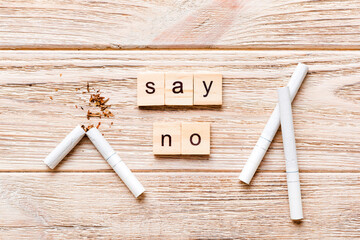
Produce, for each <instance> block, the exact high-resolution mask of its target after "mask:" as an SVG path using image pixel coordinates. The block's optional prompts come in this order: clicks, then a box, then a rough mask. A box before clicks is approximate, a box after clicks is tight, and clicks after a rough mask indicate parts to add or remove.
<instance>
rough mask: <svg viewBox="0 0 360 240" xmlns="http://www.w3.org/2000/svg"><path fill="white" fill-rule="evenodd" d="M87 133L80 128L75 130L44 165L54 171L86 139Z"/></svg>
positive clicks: (47, 158)
mask: <svg viewBox="0 0 360 240" xmlns="http://www.w3.org/2000/svg"><path fill="white" fill-rule="evenodd" d="M84 135H85V131H84V129H82V128H81V127H80V126H77V127H76V128H74V129H73V130H72V131H71V132H70V133H69V134H68V135H67V136H66V137H65V138H64V139H63V140H62V141H61V143H60V144H59V145H57V147H56V148H55V149H54V150H53V151H52V152H51V153H50V154H49V155H48V156H47V157H46V158H45V159H44V163H45V164H46V165H47V166H48V167H49V168H51V169H54V168H55V167H56V166H57V165H58V164H59V162H60V161H61V160H62V159H63V158H64V157H65V156H66V155H67V154H68V153H69V152H70V151H71V149H73V148H74V147H75V146H76V144H78V142H80V140H81V139H82V138H83V137H84Z"/></svg>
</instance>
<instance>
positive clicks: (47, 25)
mask: <svg viewBox="0 0 360 240" xmlns="http://www.w3.org/2000/svg"><path fill="white" fill-rule="evenodd" d="M359 8H360V6H359V3H358V1H357V0H347V1H338V0H327V1H306V0H300V1H291V0H246V1H245V0H233V1H219V0H196V1H160V0H154V1H126V0H120V1H114V0H104V1H74V0H70V1H66V2H64V1H52V2H51V3H49V2H48V1H45V0H39V1H33V2H29V1H24V0H20V1H11V0H6V1H2V2H1V4H0V35H1V38H0V48H1V49H124V48H139V49H140V48H168V49H169V48H217V49H221V48H239V49H274V48H279V49H305V48H306V49H360V44H359V42H360V34H359V30H360V28H359V25H360V18H359V14H358V13H359Z"/></svg>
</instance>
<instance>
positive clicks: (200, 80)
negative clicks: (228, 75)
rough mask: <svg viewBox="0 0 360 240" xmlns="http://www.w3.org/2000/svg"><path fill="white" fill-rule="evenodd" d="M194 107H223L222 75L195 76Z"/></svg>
mask: <svg viewBox="0 0 360 240" xmlns="http://www.w3.org/2000/svg"><path fill="white" fill-rule="evenodd" d="M194 105H222V75H221V74H219V73H195V74H194Z"/></svg>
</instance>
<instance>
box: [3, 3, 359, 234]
mask: <svg viewBox="0 0 360 240" xmlns="http://www.w3.org/2000/svg"><path fill="white" fill-rule="evenodd" d="M359 13H360V1H359V0H347V1H341V0H325V1H306V0H298V1H289V0H247V1H240V0H239V1H231V0H223V1H221V0H196V1H186V0H168V1H161V0H150V1H145V0H135V1H126V0H119V1H115V0H113V1H112V0H102V1H80V0H68V1H60V0H54V1H45V0H37V1H25V0H16V1H14V0H4V1H1V3H0V102H1V104H0V239H22V238H24V239H64V238H69V239H82V238H89V239H95V238H97V239H111V238H112V239H135V238H144V239H239V238H240V239H355V238H360V210H359V209H360V126H359V122H360V106H359V104H360V80H359V79H360V14H359ZM298 62H303V63H305V64H307V65H309V69H310V70H309V74H308V76H307V77H306V79H305V81H304V83H303V85H302V87H301V88H300V90H299V93H298V95H297V97H296V98H295V100H294V103H293V114H294V126H295V135H296V144H297V149H298V160H299V167H300V179H301V185H302V197H303V206H304V217H305V219H304V220H303V221H302V222H301V223H293V222H292V221H291V220H290V218H289V208H288V198H287V186H286V175H285V160H284V154H283V147H282V139H281V133H280V132H278V133H277V135H276V137H275V139H274V141H273V143H272V144H271V146H270V149H269V151H268V153H267V154H266V156H265V158H264V160H263V162H262V164H261V165H260V167H259V169H258V171H257V173H256V175H255V177H254V179H253V181H252V184H251V185H249V186H247V185H245V184H243V183H241V182H239V181H238V179H237V177H238V175H239V173H240V171H241V169H242V167H243V166H244V164H245V162H246V160H247V158H248V156H249V154H250V152H251V150H252V148H253V146H254V145H255V143H256V141H257V138H258V136H259V134H260V133H261V131H262V129H263V127H264V125H265V123H266V121H267V119H268V117H269V116H270V114H271V112H272V109H273V108H274V106H275V104H276V101H277V93H276V89H277V88H278V87H280V86H284V85H286V84H287V82H288V80H289V78H290V76H291V74H292V72H293V70H294V69H295V66H296V64H297V63H298ZM146 70H155V71H168V70H170V71H177V70H179V71H197V70H200V71H216V72H221V73H222V74H223V76H224V79H223V102H224V103H223V106H222V107H221V108H214V107H207V106H204V107H157V108H152V107H150V108H144V109H139V108H138V107H137V106H136V75H137V74H138V73H139V72H142V71H146ZM87 83H89V84H90V87H91V88H95V89H101V91H102V93H103V95H104V96H106V97H110V101H109V103H110V104H111V105H112V107H111V111H112V112H113V113H114V115H115V116H114V117H113V118H110V119H101V123H102V124H101V126H100V130H101V131H102V132H103V134H104V136H105V137H106V138H107V139H108V141H109V142H110V144H111V145H112V146H113V147H114V149H116V150H117V151H118V153H119V155H120V156H121V157H122V158H123V160H124V162H126V164H127V165H128V166H129V168H131V169H132V170H133V172H134V173H135V175H136V176H137V177H138V178H139V180H140V181H141V182H142V183H143V185H144V186H145V188H146V190H147V191H146V194H144V196H142V197H141V198H140V199H135V198H134V197H133V196H132V194H131V193H130V192H129V191H128V189H127V188H126V187H125V186H124V184H123V183H122V182H121V180H120V179H119V177H118V176H117V175H116V174H115V173H114V172H113V170H112V169H111V168H110V167H109V165H108V164H107V163H106V161H105V160H104V159H103V158H102V157H101V156H100V154H99V153H98V152H97V151H96V149H95V148H94V146H93V145H92V144H91V143H90V141H89V140H88V139H87V138H84V139H83V140H82V141H81V142H80V144H79V145H78V146H77V147H76V148H75V149H74V150H73V151H72V152H71V153H70V154H69V155H68V156H67V157H66V158H65V159H64V160H63V161H62V163H61V164H60V165H59V166H58V167H57V168H56V169H55V170H49V169H48V168H47V167H46V165H45V164H44V163H43V159H44V158H45V157H46V155H47V154H48V153H49V152H50V151H51V150H52V149H53V148H54V147H55V146H56V145H57V143H58V142H60V141H61V140H62V139H63V138H64V136H65V135H66V134H67V133H68V132H69V131H70V130H71V129H72V128H74V126H75V125H76V124H79V123H80V124H89V123H94V124H97V123H98V122H99V119H90V120H87V119H86V110H87V108H88V106H87V103H88V97H89V95H88V93H86V92H85V93H83V91H84V90H86V84H87ZM77 88H80V90H77ZM50 98H52V99H50ZM75 105H77V106H79V107H78V108H76V107H75ZM80 106H83V107H84V108H85V110H82V109H81V108H80ZM155 121H209V122H211V123H212V130H211V155H210V156H209V157H196V156H195V157H194V156H187V157H186V156H176V157H154V155H153V154H152V123H153V122H155ZM111 122H113V125H111Z"/></svg>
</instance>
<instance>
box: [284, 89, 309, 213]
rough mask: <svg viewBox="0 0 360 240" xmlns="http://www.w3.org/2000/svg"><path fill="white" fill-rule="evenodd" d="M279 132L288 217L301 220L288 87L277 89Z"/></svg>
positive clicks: (297, 171)
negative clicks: (287, 200) (284, 173)
mask: <svg viewBox="0 0 360 240" xmlns="http://www.w3.org/2000/svg"><path fill="white" fill-rule="evenodd" d="M278 95H279V109H280V121H281V132H282V137H283V144H284V152H285V158H286V176H287V185H288V195H289V206H290V217H291V219H292V220H300V219H302V218H303V211H302V204H301V192H300V181H299V168H298V163H297V156H296V145H295V134H294V125H293V117H292V110H291V98H290V93H289V88H288V87H283V88H279V89H278Z"/></svg>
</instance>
